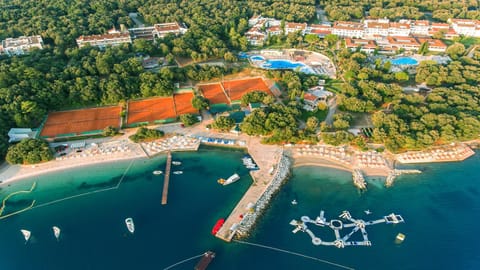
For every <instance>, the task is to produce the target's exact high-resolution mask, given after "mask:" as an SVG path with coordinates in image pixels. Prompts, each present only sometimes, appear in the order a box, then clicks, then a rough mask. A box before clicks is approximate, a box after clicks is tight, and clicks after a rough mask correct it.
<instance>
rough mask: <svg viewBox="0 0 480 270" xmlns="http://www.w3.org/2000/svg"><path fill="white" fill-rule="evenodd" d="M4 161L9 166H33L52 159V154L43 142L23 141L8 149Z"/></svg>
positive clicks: (34, 140) (35, 140)
mask: <svg viewBox="0 0 480 270" xmlns="http://www.w3.org/2000/svg"><path fill="white" fill-rule="evenodd" d="M5 159H6V160H7V162H8V163H10V164H35V163H40V162H45V161H49V160H51V159H53V153H52V151H51V150H50V148H49V147H48V143H47V142H45V141H42V140H39V139H24V140H22V141H20V142H19V143H17V144H14V145H12V146H10V147H9V148H8V152H7V156H6V158H5Z"/></svg>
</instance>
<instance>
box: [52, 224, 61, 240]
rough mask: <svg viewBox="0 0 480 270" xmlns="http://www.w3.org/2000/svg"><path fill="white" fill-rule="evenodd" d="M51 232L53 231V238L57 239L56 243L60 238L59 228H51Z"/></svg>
mask: <svg viewBox="0 0 480 270" xmlns="http://www.w3.org/2000/svg"><path fill="white" fill-rule="evenodd" d="M52 230H53V235H54V236H55V238H57V241H58V239H59V238H60V228H59V227H57V226H53V227H52Z"/></svg>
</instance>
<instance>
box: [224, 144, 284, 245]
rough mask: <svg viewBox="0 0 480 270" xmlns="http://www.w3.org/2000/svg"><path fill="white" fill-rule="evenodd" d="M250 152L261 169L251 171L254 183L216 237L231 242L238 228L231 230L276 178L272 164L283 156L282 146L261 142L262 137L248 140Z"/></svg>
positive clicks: (275, 164)
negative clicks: (272, 171)
mask: <svg viewBox="0 0 480 270" xmlns="http://www.w3.org/2000/svg"><path fill="white" fill-rule="evenodd" d="M247 147H248V150H249V151H248V152H249V154H250V155H251V156H252V158H253V160H254V161H255V163H257V165H258V167H259V168H260V170H257V171H251V172H250V175H251V176H252V178H253V181H254V182H253V183H252V185H251V186H250V188H249V189H248V190H247V192H245V194H244V195H243V197H242V199H241V200H240V201H239V202H238V203H237V205H236V206H235V208H234V209H233V210H232V212H231V213H230V215H229V216H228V218H226V219H225V223H224V224H223V226H222V228H221V229H220V230H219V231H218V232H217V234H216V237H218V238H220V239H222V240H224V241H227V242H230V241H231V240H232V238H233V237H234V236H235V234H236V230H235V229H234V230H231V229H232V227H236V226H238V225H239V223H240V222H241V221H242V218H240V216H246V215H247V214H249V212H250V210H249V209H253V208H252V206H251V205H254V204H256V203H257V202H258V201H259V199H260V198H261V197H262V195H263V194H264V193H265V191H267V189H268V187H269V186H270V184H271V183H272V180H274V178H275V174H270V170H271V168H272V166H275V167H276V166H277V163H278V162H279V160H280V158H281V157H282V148H281V147H280V146H277V145H263V144H260V139H258V138H252V139H250V140H248V142H247Z"/></svg>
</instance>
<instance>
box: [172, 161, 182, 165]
mask: <svg viewBox="0 0 480 270" xmlns="http://www.w3.org/2000/svg"><path fill="white" fill-rule="evenodd" d="M172 164H173V165H182V162H180V161H172Z"/></svg>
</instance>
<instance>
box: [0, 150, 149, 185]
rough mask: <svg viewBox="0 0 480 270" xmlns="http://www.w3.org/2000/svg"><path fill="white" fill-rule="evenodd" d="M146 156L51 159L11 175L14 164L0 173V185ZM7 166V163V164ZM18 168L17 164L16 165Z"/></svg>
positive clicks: (22, 166)
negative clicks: (0, 180) (0, 181)
mask: <svg viewBox="0 0 480 270" xmlns="http://www.w3.org/2000/svg"><path fill="white" fill-rule="evenodd" d="M142 158H146V157H144V156H110V157H108V158H104V159H94V160H92V158H91V157H87V158H82V159H72V160H51V161H48V162H45V163H40V164H35V165H21V166H20V168H19V169H17V172H14V175H12V172H11V171H12V170H15V166H11V167H10V168H8V169H6V170H4V171H3V172H1V173H0V179H2V183H0V187H1V186H3V185H7V184H11V183H13V182H17V181H21V180H26V179H27V178H32V177H37V176H40V175H44V174H48V173H52V172H57V171H62V170H70V169H75V168H81V167H89V166H93V165H97V164H108V163H115V162H118V161H129V160H132V161H133V160H137V159H142ZM7 166H8V165H7ZM16 167H17V168H18V165H17V166H16ZM12 168H13V169H12Z"/></svg>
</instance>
